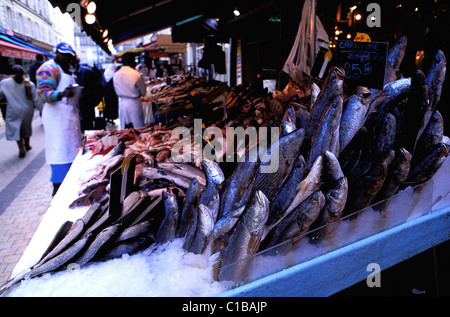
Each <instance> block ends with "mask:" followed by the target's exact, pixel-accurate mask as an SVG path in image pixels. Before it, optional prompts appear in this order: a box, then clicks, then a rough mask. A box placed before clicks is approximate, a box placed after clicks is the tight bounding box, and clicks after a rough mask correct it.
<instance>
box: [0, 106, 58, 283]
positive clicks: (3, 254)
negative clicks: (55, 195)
mask: <svg viewBox="0 0 450 317" xmlns="http://www.w3.org/2000/svg"><path fill="white" fill-rule="evenodd" d="M30 144H31V146H32V147H33V148H32V149H31V150H30V151H28V152H27V153H26V156H25V158H23V159H20V158H19V157H18V154H19V151H18V149H17V144H16V142H13V141H7V140H6V139H5V126H4V125H3V126H0V149H1V150H2V155H1V156H0V284H2V283H4V282H5V281H7V280H8V278H9V275H10V274H11V271H12V270H13V268H14V266H15V265H16V263H17V261H18V260H19V259H20V257H21V255H22V253H23V251H24V250H25V248H26V247H27V245H28V243H29V241H30V240H31V238H32V236H33V234H34V232H35V230H36V229H37V227H38V225H39V223H40V221H41V218H42V216H43V215H44V213H45V212H46V210H47V209H48V207H49V205H50V202H51V199H52V196H51V193H52V185H51V183H50V181H49V178H50V166H49V165H47V164H46V163H45V155H44V145H45V143H44V130H43V127H42V123H41V119H40V117H39V113H38V112H37V111H36V112H35V114H34V118H33V135H32V137H31V139H30Z"/></svg>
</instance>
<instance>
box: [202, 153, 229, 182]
mask: <svg viewBox="0 0 450 317" xmlns="http://www.w3.org/2000/svg"><path fill="white" fill-rule="evenodd" d="M201 164H202V167H203V169H204V171H205V174H206V178H207V179H209V180H210V181H212V182H213V183H214V184H216V185H220V184H222V183H223V182H224V181H225V176H224V174H223V172H222V169H221V168H220V167H219V164H217V162H214V161H210V160H206V159H203V160H202V163H201Z"/></svg>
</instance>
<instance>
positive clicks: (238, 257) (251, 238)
mask: <svg viewBox="0 0 450 317" xmlns="http://www.w3.org/2000/svg"><path fill="white" fill-rule="evenodd" d="M268 214H269V200H268V199H267V197H266V196H265V195H264V193H263V192H262V191H260V190H259V191H257V192H256V193H255V195H254V196H253V197H252V200H251V202H250V204H249V206H248V207H247V208H246V210H245V212H244V214H243V215H242V218H241V219H240V220H239V222H238V223H237V225H236V228H235V229H234V231H233V233H232V234H231V236H230V239H229V240H228V243H227V245H226V246H225V249H224V250H223V252H222V255H221V266H220V270H219V280H220V281H235V282H239V281H242V280H243V279H244V278H245V274H246V271H247V266H248V264H249V263H250V261H251V259H250V258H249V257H250V256H251V255H253V254H254V253H255V252H256V251H257V250H258V248H259V245H260V243H261V238H262V234H263V230H264V224H265V223H266V221H267V216H268Z"/></svg>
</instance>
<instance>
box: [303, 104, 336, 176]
mask: <svg viewBox="0 0 450 317" xmlns="http://www.w3.org/2000/svg"><path fill="white" fill-rule="evenodd" d="M341 116H342V97H341V96H336V97H335V98H334V99H333V100H332V102H331V104H330V106H329V107H328V110H327V112H326V113H325V115H324V117H323V118H322V121H321V122H320V124H319V126H318V127H317V129H316V131H315V133H314V135H313V136H312V140H311V148H310V152H309V158H308V161H307V167H308V168H311V167H312V165H313V163H314V161H315V160H316V158H317V157H318V156H320V155H323V153H325V151H332V152H333V154H335V155H336V156H339V125H340V122H341Z"/></svg>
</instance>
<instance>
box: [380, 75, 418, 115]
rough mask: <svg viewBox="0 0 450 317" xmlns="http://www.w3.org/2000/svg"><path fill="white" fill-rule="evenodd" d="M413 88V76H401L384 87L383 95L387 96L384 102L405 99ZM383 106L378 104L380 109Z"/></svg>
mask: <svg viewBox="0 0 450 317" xmlns="http://www.w3.org/2000/svg"><path fill="white" fill-rule="evenodd" d="M410 88H411V78H401V79H398V80H396V81H393V82H390V83H388V84H386V85H384V87H383V95H385V96H387V98H386V100H385V102H384V104H388V103H389V102H392V101H395V100H397V101H398V100H403V99H404V98H405V97H407V96H408V93H409V90H410ZM381 107H382V106H378V109H379V108H381Z"/></svg>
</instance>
